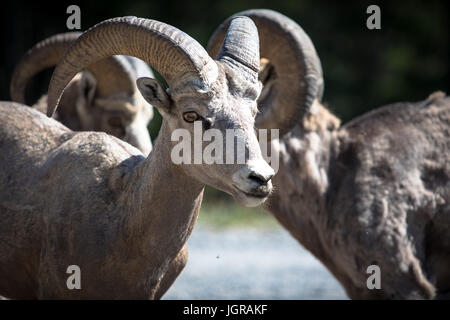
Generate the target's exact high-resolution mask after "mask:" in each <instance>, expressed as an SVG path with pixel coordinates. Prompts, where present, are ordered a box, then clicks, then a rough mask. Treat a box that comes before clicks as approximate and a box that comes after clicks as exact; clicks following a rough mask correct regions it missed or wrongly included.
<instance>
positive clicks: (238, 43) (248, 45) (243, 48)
mask: <svg viewBox="0 0 450 320" xmlns="http://www.w3.org/2000/svg"><path fill="white" fill-rule="evenodd" d="M221 43H222V42H221ZM216 59H217V60H219V61H220V62H222V63H223V64H226V65H228V66H229V67H230V68H232V69H236V68H238V69H239V70H241V71H242V70H244V71H245V72H246V73H250V76H251V79H250V80H252V81H257V77H258V72H259V38H258V29H256V26H255V24H254V23H253V21H252V20H251V19H249V18H247V17H238V16H235V17H234V18H233V20H232V21H231V22H230V24H229V28H228V31H227V32H226V34H225V39H223V43H222V46H221V48H220V51H219V53H218V55H217V58H216ZM243 67H244V68H243ZM240 73H242V72H239V74H240Z"/></svg>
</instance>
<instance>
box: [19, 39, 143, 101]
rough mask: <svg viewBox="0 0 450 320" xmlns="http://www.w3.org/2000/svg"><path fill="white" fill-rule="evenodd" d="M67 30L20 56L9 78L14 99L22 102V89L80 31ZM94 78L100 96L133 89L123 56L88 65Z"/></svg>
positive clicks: (58, 54)
mask: <svg viewBox="0 0 450 320" xmlns="http://www.w3.org/2000/svg"><path fill="white" fill-rule="evenodd" d="M81 34H82V33H81V32H67V33H61V34H57V35H54V36H51V37H49V38H47V39H45V40H42V41H40V42H38V43H37V44H36V45H35V46H34V47H33V48H31V49H30V50H28V52H27V53H26V54H25V55H24V57H23V58H22V59H21V60H20V62H19V63H18V65H17V66H16V68H15V69H14V73H13V76H12V79H11V86H10V93H11V98H12V100H13V101H17V102H21V103H25V90H26V87H27V84H28V83H29V81H30V80H31V79H32V78H33V77H34V76H35V75H36V74H37V73H39V72H40V71H42V70H44V69H47V68H50V67H53V66H55V65H56V64H57V63H58V61H59V59H61V57H62V56H63V55H64V52H65V51H66V50H67V48H68V47H69V46H70V45H71V44H72V43H73V42H74V41H75V40H76V39H78V37H79V36H80V35H81ZM87 70H89V71H90V72H91V73H92V74H93V75H94V77H95V79H96V80H97V92H98V95H99V96H107V95H110V94H113V93H118V92H124V93H126V94H133V93H134V88H135V86H134V81H135V79H133V73H132V69H131V67H130V65H129V63H128V62H127V61H125V60H124V59H123V57H116V56H114V57H110V58H108V59H104V60H102V61H99V62H98V63H96V64H94V65H91V66H89V67H88V68H87Z"/></svg>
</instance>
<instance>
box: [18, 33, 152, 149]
mask: <svg viewBox="0 0 450 320" xmlns="http://www.w3.org/2000/svg"><path fill="white" fill-rule="evenodd" d="M80 35H81V33H80V32H69V33H63V34H57V35H54V36H52V37H49V38H47V39H45V40H43V41H41V42H39V43H37V44H36V45H35V46H34V47H33V48H31V49H30V50H29V51H28V52H27V53H26V55H25V56H24V57H23V58H22V60H21V61H20V62H19V64H18V65H17V67H16V69H15V70H14V73H13V77H12V79H11V87H10V92H11V97H12V100H13V101H17V102H20V103H25V89H26V87H27V84H28V83H29V81H30V80H31V79H32V78H33V76H35V75H36V74H37V73H39V72H40V71H42V70H44V69H46V68H50V67H53V66H55V65H56V64H57V63H58V61H59V59H60V58H61V57H62V56H63V54H64V52H65V51H66V50H67V48H68V47H69V46H70V45H71V44H72V43H73V42H74V41H75V40H76V39H77V38H78V37H79V36H80ZM139 73H140V74H142V73H145V75H146V76H149V77H152V76H153V73H152V71H151V70H150V69H149V68H148V66H147V65H146V64H145V63H144V62H142V61H139V60H138V59H136V58H132V57H126V56H114V57H108V58H107V59H104V60H101V61H98V62H96V63H94V64H92V65H90V66H87V72H82V73H81V74H79V75H77V77H76V78H75V79H73V80H72V81H71V83H70V84H69V88H68V89H67V94H65V95H64V96H63V97H62V100H61V103H60V109H59V110H58V115H57V118H58V120H60V121H61V122H62V123H63V124H65V125H66V126H68V127H69V128H71V129H73V130H77V131H104V132H106V133H109V134H111V135H114V136H116V137H118V138H120V139H123V140H125V141H127V142H128V143H130V144H132V145H133V146H135V147H137V148H138V149H140V150H141V151H142V152H143V153H144V154H145V155H148V154H149V153H150V151H151V148H152V145H151V140H150V136H149V134H148V130H147V125H148V123H149V122H150V120H151V119H152V117H153V110H152V106H151V105H149V104H148V103H147V102H146V101H145V100H144V99H143V98H142V96H141V94H140V93H139V90H137V88H136V84H135V80H136V78H137V77H138V76H140V74H139ZM44 103H45V101H44ZM39 104H40V103H39ZM39 104H38V106H37V108H38V109H42V108H41V107H40V105H39Z"/></svg>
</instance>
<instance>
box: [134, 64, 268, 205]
mask: <svg viewBox="0 0 450 320" xmlns="http://www.w3.org/2000/svg"><path fill="white" fill-rule="evenodd" d="M217 65H218V70H219V75H218V77H217V80H216V81H215V82H214V83H213V84H212V85H211V86H210V87H209V88H208V89H205V88H198V87H197V88H196V89H193V88H195V85H193V84H192V83H184V84H180V85H178V86H177V87H176V88H173V89H172V90H171V91H167V92H166V91H165V90H164V89H163V88H162V87H161V86H160V84H159V83H158V82H157V81H156V80H154V79H150V78H140V79H138V88H139V90H140V91H141V93H142V95H143V96H144V98H145V99H146V100H147V101H148V102H149V103H151V104H152V105H154V106H155V107H156V108H158V110H159V111H160V112H161V114H162V115H163V118H164V120H166V121H167V123H168V126H169V129H170V132H171V136H172V139H171V140H172V152H171V158H172V160H173V161H174V162H175V163H176V164H177V165H180V166H181V167H182V169H183V170H184V171H185V172H186V174H187V175H189V176H191V177H192V178H194V179H197V180H200V181H201V182H203V183H205V184H208V185H210V186H213V187H215V188H217V189H220V190H222V191H224V192H227V193H228V194H230V195H232V196H233V197H234V198H235V199H236V200H237V201H238V202H239V203H241V204H242V205H245V206H256V205H259V204H261V203H262V202H263V201H264V200H265V199H266V198H267V197H268V195H269V194H270V192H271V190H272V184H271V182H270V179H271V178H272V176H273V174H274V171H273V169H272V168H271V167H270V166H269V164H268V163H267V162H266V161H265V160H264V159H263V157H262V154H261V149H260V145H259V142H258V139H257V137H256V133H255V130H254V122H255V116H256V113H257V105H256V99H257V98H258V96H259V93H260V90H261V86H260V84H259V83H257V82H256V83H249V82H246V81H243V80H242V79H241V78H239V77H237V76H236V74H235V73H234V72H233V70H231V69H230V68H228V67H227V66H226V65H222V64H221V63H220V62H217ZM180 145H181V148H180ZM180 149H183V150H182V153H183V159H182V160H181V161H178V160H177V159H176V157H177V156H178V155H179V154H180V153H179V151H181V150H180ZM212 149H215V150H214V151H212ZM209 151H212V152H209ZM186 152H187V153H189V154H187V155H186Z"/></svg>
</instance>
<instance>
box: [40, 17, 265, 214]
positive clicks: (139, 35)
mask: <svg viewBox="0 0 450 320" xmlns="http://www.w3.org/2000/svg"><path fill="white" fill-rule="evenodd" d="M113 55H128V56H133V57H137V58H140V59H142V60H143V61H145V62H147V63H148V64H149V65H150V66H152V67H154V68H155V69H156V70H157V71H158V72H159V73H160V74H161V75H162V76H163V77H164V78H165V80H166V81H167V83H168V85H169V89H168V90H167V91H166V90H164V89H163V87H162V86H161V85H160V84H159V83H158V81H156V80H155V79H152V78H146V77H143V78H139V79H138V80H137V86H138V88H139V90H140V92H141V93H142V95H143V97H144V98H145V99H146V100H147V102H149V103H150V104H152V105H153V106H155V107H156V108H158V110H159V111H160V113H161V114H162V116H163V125H162V128H163V129H161V130H165V132H167V130H168V132H169V133H170V134H172V133H173V132H174V131H175V130H176V129H185V130H187V131H188V132H189V133H190V136H191V137H193V139H192V141H193V140H194V139H196V136H195V134H194V128H195V124H197V125H199V124H201V126H202V127H203V129H204V130H205V133H206V132H207V131H208V130H212V129H216V132H220V133H221V137H220V139H221V140H222V145H223V150H227V142H228V141H229V139H226V137H227V132H226V131H227V129H233V130H236V129H239V133H238V134H235V135H234V136H233V140H239V141H241V142H243V145H244V148H245V162H244V163H241V164H239V163H237V164H236V163H235V162H236V161H233V163H225V161H223V164H217V163H216V164H205V163H204V161H201V162H202V163H201V164H198V163H195V162H194V164H186V163H183V164H178V165H179V167H180V169H182V170H183V171H184V172H185V173H186V174H187V175H188V176H190V177H192V178H193V179H196V180H198V181H200V182H202V183H205V184H208V185H211V186H213V187H215V188H218V189H220V190H222V191H225V192H227V193H229V194H231V195H233V196H234V198H235V199H236V200H237V201H238V202H239V203H241V204H243V205H247V206H255V205H258V204H260V203H262V202H263V201H264V200H265V199H266V198H267V196H268V195H269V193H270V191H271V189H272V185H271V182H270V179H271V177H272V176H273V174H274V172H273V169H272V168H271V167H270V166H269V165H268V164H267V162H266V161H265V160H264V159H263V157H262V155H261V150H260V146H259V143H258V140H257V137H256V134H255V131H254V119H255V116H256V112H257V104H256V100H257V98H258V96H259V94H260V90H261V84H260V83H259V82H258V71H259V40H258V31H257V29H256V27H255V25H254V23H253V22H252V21H251V19H249V18H246V17H236V18H235V19H233V21H231V23H230V26H229V28H228V31H227V32H226V36H225V40H224V41H223V43H222V46H221V49H220V52H219V53H218V55H217V60H213V59H211V58H210V57H209V56H208V54H207V52H206V51H205V50H204V49H203V47H202V46H201V45H200V44H198V43H197V42H196V41H195V40H194V39H192V38H191V37H189V36H188V35H187V34H185V33H183V32H181V31H180V30H178V29H176V28H174V27H172V26H169V25H167V24H164V23H161V22H158V21H154V20H149V19H142V18H136V17H123V18H114V19H110V20H107V21H104V22H101V23H99V24H97V25H96V26H94V27H92V28H91V29H89V30H88V31H86V32H85V33H84V34H82V35H81V36H80V37H79V38H78V39H77V40H76V41H75V42H74V43H73V44H72V46H71V47H70V48H69V49H68V50H67V51H66V53H65V54H64V57H63V58H62V59H61V61H60V62H59V64H58V65H57V67H56V69H55V71H54V73H53V77H52V80H51V83H50V87H49V92H48V110H47V114H48V115H49V116H51V115H53V114H54V112H55V110H56V108H57V106H58V103H59V101H60V99H61V96H62V93H63V92H64V89H65V88H66V86H67V85H68V84H69V82H70V80H71V79H72V78H73V77H74V76H75V75H76V74H77V73H78V72H79V71H80V70H82V69H84V68H86V67H87V66H90V65H92V64H93V63H95V62H97V61H100V60H102V59H105V58H108V57H110V56H113ZM210 132H211V131H210ZM217 137H218V136H216V138H217ZM171 143H172V146H167V147H168V148H170V147H173V146H175V142H173V141H172V142H171ZM236 145H237V144H235V146H236ZM203 147H205V144H203V145H202V149H203ZM194 148H195V146H194ZM194 148H193V149H194ZM232 151H234V152H236V148H233V150H232ZM223 154H224V156H225V152H223Z"/></svg>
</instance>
